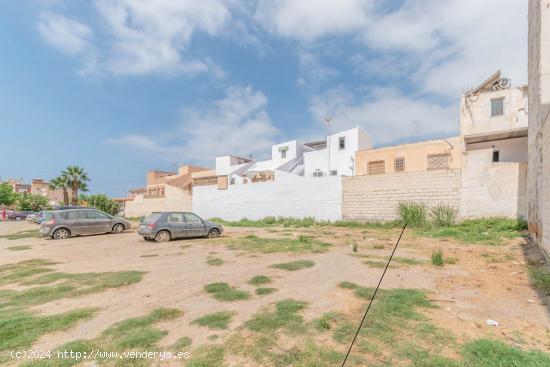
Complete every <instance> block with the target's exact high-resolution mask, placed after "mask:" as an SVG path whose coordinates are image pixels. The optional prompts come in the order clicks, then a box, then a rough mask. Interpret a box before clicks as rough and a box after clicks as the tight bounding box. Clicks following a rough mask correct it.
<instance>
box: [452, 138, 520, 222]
mask: <svg viewBox="0 0 550 367" xmlns="http://www.w3.org/2000/svg"><path fill="white" fill-rule="evenodd" d="M492 154H493V149H492V148H490V149H481V150H475V151H470V152H467V153H466V154H465V155H464V157H463V160H462V163H463V166H462V175H461V200H460V212H459V213H460V217H462V218H469V217H491V216H505V217H510V218H517V217H520V218H526V217H527V163H516V162H499V163H493V162H492Z"/></svg>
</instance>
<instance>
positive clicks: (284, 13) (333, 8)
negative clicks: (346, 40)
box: [255, 0, 372, 41]
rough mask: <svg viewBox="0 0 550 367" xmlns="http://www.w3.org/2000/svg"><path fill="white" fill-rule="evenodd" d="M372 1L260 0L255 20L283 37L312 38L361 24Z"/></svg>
mask: <svg viewBox="0 0 550 367" xmlns="http://www.w3.org/2000/svg"><path fill="white" fill-rule="evenodd" d="M371 3H372V1H371V0H337V1H319V0H299V1H296V0H260V1H259V2H258V7H257V10H256V14H255V18H256V20H257V21H258V22H259V23H261V24H263V25H264V26H265V27H266V28H267V29H268V30H270V31H272V32H274V33H276V34H278V35H280V36H284V37H293V38H297V39H300V40H303V41H311V40H314V39H315V38H318V37H322V36H324V35H327V34H346V33H350V32H353V31H355V30H356V29H357V28H360V27H364V26H365V25H366V22H367V16H366V13H367V12H368V11H369V8H370V6H371Z"/></svg>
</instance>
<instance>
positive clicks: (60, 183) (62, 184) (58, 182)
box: [50, 175, 69, 205]
mask: <svg viewBox="0 0 550 367" xmlns="http://www.w3.org/2000/svg"><path fill="white" fill-rule="evenodd" d="M50 188H52V189H53V190H57V189H61V190H63V205H69V192H68V191H67V189H68V188H69V181H68V179H67V177H66V176H64V175H60V176H57V177H56V178H54V179H53V180H51V181H50Z"/></svg>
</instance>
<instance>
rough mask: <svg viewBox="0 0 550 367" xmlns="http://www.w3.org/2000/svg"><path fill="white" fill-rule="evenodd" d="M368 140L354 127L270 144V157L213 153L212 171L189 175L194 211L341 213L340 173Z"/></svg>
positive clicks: (334, 216) (256, 215)
mask: <svg viewBox="0 0 550 367" xmlns="http://www.w3.org/2000/svg"><path fill="white" fill-rule="evenodd" d="M370 146H371V139H370V137H369V136H368V135H367V133H366V132H364V131H363V130H361V129H360V128H358V127H356V128H353V129H349V130H345V131H341V132H338V133H335V134H331V135H329V136H327V137H326V138H325V139H323V140H319V141H314V142H309V143H301V142H300V141H297V140H291V141H287V142H284V143H280V144H276V145H273V146H272V147H271V159H269V160H264V161H255V160H254V159H252V158H244V157H238V156H232V155H227V156H221V157H216V168H215V170H214V171H215V172H213V174H212V175H211V176H209V177H198V175H194V176H193V211H194V212H196V213H197V214H199V215H201V216H203V217H205V218H211V217H221V218H224V219H230V220H238V219H242V218H249V219H261V218H265V217H269V216H274V217H277V216H282V217H295V218H303V217H315V218H317V219H325V220H338V219H341V217H342V177H343V176H352V175H353V174H354V171H355V162H354V157H355V152H356V151H357V150H359V149H366V148H370Z"/></svg>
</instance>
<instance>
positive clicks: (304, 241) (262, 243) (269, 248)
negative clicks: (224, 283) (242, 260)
mask: <svg viewBox="0 0 550 367" xmlns="http://www.w3.org/2000/svg"><path fill="white" fill-rule="evenodd" d="M330 246H331V245H330V244H329V243H326V242H322V241H319V240H317V239H315V238H313V237H310V236H304V235H300V236H299V237H298V238H261V237H258V236H256V235H248V236H246V237H242V238H239V239H237V240H234V241H232V242H231V244H230V245H229V249H232V250H240V251H245V252H260V253H264V254H271V253H277V252H290V253H306V252H311V253H322V252H326V251H328V248H329V247H330Z"/></svg>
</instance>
